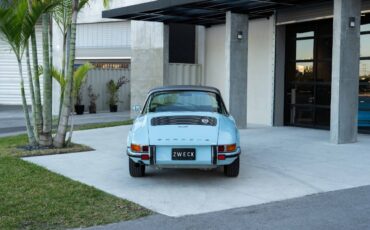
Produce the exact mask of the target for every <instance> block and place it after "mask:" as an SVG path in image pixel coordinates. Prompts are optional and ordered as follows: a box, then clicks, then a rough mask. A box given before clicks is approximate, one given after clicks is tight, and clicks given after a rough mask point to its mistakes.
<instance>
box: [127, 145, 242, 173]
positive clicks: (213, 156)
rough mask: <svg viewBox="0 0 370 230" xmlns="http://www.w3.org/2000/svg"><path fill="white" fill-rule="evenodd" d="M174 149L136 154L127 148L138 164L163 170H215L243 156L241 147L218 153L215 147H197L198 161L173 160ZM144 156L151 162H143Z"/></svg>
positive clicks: (157, 148)
mask: <svg viewBox="0 0 370 230" xmlns="http://www.w3.org/2000/svg"><path fill="white" fill-rule="evenodd" d="M169 149H172V147H168V146H167V147H165V148H164V146H158V147H157V146H150V151H149V153H134V152H132V151H131V149H130V148H127V155H128V156H129V157H130V158H131V159H132V160H133V161H134V162H136V163H141V164H145V165H154V166H158V167H162V168H215V167H217V166H222V165H229V164H231V163H233V162H234V161H235V160H236V159H237V158H238V157H239V156H240V154H241V150H240V147H238V148H237V150H236V151H235V152H230V153H220V154H219V153H217V148H216V147H215V146H209V149H208V151H207V149H206V148H201V147H197V154H199V155H198V157H197V159H196V160H181V161H179V160H172V159H171V155H170V154H169V152H168V151H169ZM142 155H149V160H143V159H142ZM218 155H225V159H224V160H219V159H218Z"/></svg>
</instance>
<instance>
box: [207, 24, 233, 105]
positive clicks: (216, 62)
mask: <svg viewBox="0 0 370 230" xmlns="http://www.w3.org/2000/svg"><path fill="white" fill-rule="evenodd" d="M225 33H226V28H225V25H217V26H212V27H210V28H207V29H206V44H205V47H206V52H205V53H206V55H205V66H204V69H205V72H204V74H205V80H204V82H205V85H207V86H213V87H216V88H218V89H219V90H220V91H221V94H222V97H223V99H224V101H225V104H226V107H229V105H228V101H229V100H228V96H229V95H228V93H227V92H226V87H225V84H226V61H225Z"/></svg>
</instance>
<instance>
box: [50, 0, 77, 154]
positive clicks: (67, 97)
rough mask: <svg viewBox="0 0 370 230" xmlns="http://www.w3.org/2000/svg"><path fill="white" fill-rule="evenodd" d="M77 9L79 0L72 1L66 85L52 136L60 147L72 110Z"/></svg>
mask: <svg viewBox="0 0 370 230" xmlns="http://www.w3.org/2000/svg"><path fill="white" fill-rule="evenodd" d="M78 10H79V0H73V2H72V19H71V26H70V39H69V43H68V44H67V47H66V49H67V50H69V56H68V65H67V76H66V86H65V89H64V99H63V105H62V112H61V114H60V119H59V124H58V129H57V133H56V135H55V137H54V146H55V147H58V148H61V147H64V145H65V139H66V134H67V128H68V120H69V116H70V113H71V110H72V89H73V65H74V59H75V56H76V55H75V52H76V23H77V14H78Z"/></svg>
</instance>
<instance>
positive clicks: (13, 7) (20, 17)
mask: <svg viewBox="0 0 370 230" xmlns="http://www.w3.org/2000/svg"><path fill="white" fill-rule="evenodd" d="M47 8H48V6H46V5H43V4H37V3H35V4H32V10H31V11H29V10H28V2H27V1H26V0H17V1H13V3H11V4H9V5H8V6H5V7H4V6H3V7H1V8H0V36H1V38H2V39H3V40H4V41H6V42H7V43H8V44H9V45H10V47H11V48H12V50H13V52H14V54H15V56H16V58H17V62H18V67H19V75H20V78H21V81H20V89H21V96H22V105H23V110H24V114H25V119H26V126H27V134H28V139H29V143H30V144H32V145H34V144H36V139H35V135H34V133H33V129H32V125H31V121H30V116H29V110H28V105H27V100H26V96H25V88H24V78H23V70H22V57H23V54H24V52H25V50H26V49H27V47H28V40H29V38H30V36H31V34H32V33H33V32H34V28H35V25H36V22H37V20H38V19H39V18H40V16H41V15H42V13H43V12H45V10H47Z"/></svg>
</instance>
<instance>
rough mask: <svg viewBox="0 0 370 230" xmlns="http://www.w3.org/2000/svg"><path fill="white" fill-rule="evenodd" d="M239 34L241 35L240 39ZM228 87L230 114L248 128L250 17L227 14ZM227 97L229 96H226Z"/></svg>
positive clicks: (240, 125) (240, 126) (239, 125)
mask: <svg viewBox="0 0 370 230" xmlns="http://www.w3.org/2000/svg"><path fill="white" fill-rule="evenodd" d="M238 34H239V35H241V36H239V37H238ZM225 42H226V44H225V48H226V50H225V51H226V52H225V56H226V57H225V58H226V79H227V82H226V86H227V91H228V92H229V93H228V97H226V98H228V101H229V110H230V114H231V115H232V116H233V117H234V118H235V120H236V124H237V126H238V128H241V129H245V128H247V76H248V68H247V64H248V15H246V14H236V13H232V12H227V13H226V39H225ZM226 96H227V95H226Z"/></svg>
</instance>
